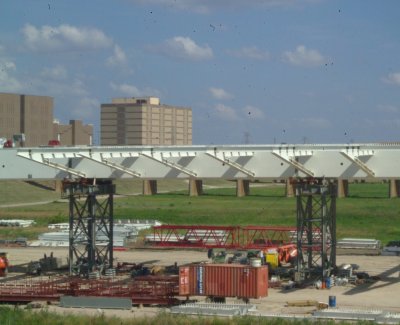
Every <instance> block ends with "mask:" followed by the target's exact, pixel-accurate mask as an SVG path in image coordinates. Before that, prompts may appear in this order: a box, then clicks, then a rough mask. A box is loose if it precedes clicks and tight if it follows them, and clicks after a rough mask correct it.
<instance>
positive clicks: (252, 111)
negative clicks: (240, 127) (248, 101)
mask: <svg viewBox="0 0 400 325" xmlns="http://www.w3.org/2000/svg"><path fill="white" fill-rule="evenodd" d="M243 113H245V114H246V116H247V117H249V118H251V119H263V118H264V117H265V114H264V112H263V111H262V110H261V109H260V108H258V107H254V106H251V105H247V106H246V107H245V108H243Z"/></svg>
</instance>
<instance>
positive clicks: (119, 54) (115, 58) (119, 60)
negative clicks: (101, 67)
mask: <svg viewBox="0 0 400 325" xmlns="http://www.w3.org/2000/svg"><path fill="white" fill-rule="evenodd" d="M126 62H127V58H126V54H125V52H124V51H123V50H122V49H121V48H120V47H119V46H118V45H114V52H113V54H112V56H110V57H109V58H108V59H107V64H108V65H110V66H114V65H124V64H126Z"/></svg>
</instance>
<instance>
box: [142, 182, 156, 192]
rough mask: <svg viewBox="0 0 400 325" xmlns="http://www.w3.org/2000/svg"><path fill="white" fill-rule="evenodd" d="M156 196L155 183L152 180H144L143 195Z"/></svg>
mask: <svg viewBox="0 0 400 325" xmlns="http://www.w3.org/2000/svg"><path fill="white" fill-rule="evenodd" d="M154 194H157V181H156V180H152V179H145V180H144V181H143V195H154Z"/></svg>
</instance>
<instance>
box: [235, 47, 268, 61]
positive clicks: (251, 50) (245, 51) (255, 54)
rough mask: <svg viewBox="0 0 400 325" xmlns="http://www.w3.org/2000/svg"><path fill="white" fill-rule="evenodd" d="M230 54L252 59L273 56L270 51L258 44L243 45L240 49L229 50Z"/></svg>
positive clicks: (264, 58) (265, 58) (266, 58)
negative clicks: (257, 45)
mask: <svg viewBox="0 0 400 325" xmlns="http://www.w3.org/2000/svg"><path fill="white" fill-rule="evenodd" d="M228 54H230V55H232V56H235V57H238V58H247V59H252V60H269V59H270V57H271V56H270V54H269V52H268V51H263V50H260V49H259V48H258V47H256V46H252V47H243V48H241V49H238V50H229V51H228Z"/></svg>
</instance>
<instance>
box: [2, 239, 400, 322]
mask: <svg viewBox="0 0 400 325" xmlns="http://www.w3.org/2000/svg"><path fill="white" fill-rule="evenodd" d="M2 250H3V251H7V252H8V253H9V259H10V261H11V263H12V264H13V265H19V264H23V263H27V262H30V261H32V260H39V259H40V258H42V257H43V256H44V254H47V255H48V256H49V255H50V254H51V252H53V255H54V256H55V257H60V258H65V260H66V258H67V255H68V249H67V248H42V247H40V248H39V247H29V248H6V249H2ZM114 258H115V261H116V262H132V263H142V262H146V261H151V262H153V263H154V264H156V265H171V264H173V263H174V262H177V263H178V265H181V264H186V263H190V262H200V261H207V254H206V252H203V251H202V252H200V251H189V250H149V249H134V250H129V251H123V252H114ZM337 264H338V265H341V264H357V265H359V269H358V270H357V271H363V272H367V273H368V274H369V275H370V276H378V277H379V280H378V281H376V282H373V283H365V284H361V285H357V286H354V285H347V286H334V287H332V288H330V289H320V290H318V289H315V288H306V289H290V290H282V289H272V288H270V289H269V293H268V297H266V298H263V299H258V300H255V299H252V300H251V301H250V303H251V304H254V305H256V306H257V310H258V312H260V313H261V314H263V313H273V314H275V313H276V314H301V313H305V312H307V309H306V308H299V307H286V304H287V302H288V301H296V300H317V301H319V302H324V303H328V301H329V296H336V305H337V306H338V307H348V308H352V309H369V310H371V309H379V310H386V311H392V312H399V313H400V298H399V297H400V256H363V255H338V256H337ZM201 299H202V298H200V301H201ZM233 301H234V300H229V301H228V302H233ZM235 302H236V301H235ZM48 308H49V310H50V311H55V312H57V313H77V314H82V313H83V314H86V315H88V314H89V315H98V314H99V313H104V314H105V315H106V316H118V317H122V318H126V317H128V318H132V317H143V316H147V317H151V316H152V315H155V314H156V313H158V312H160V310H161V309H160V308H153V307H142V308H139V307H133V308H132V309H131V310H129V311H127V310H101V311H99V310H96V309H84V308H80V309H74V308H68V309H66V308H61V307H58V306H49V307H48Z"/></svg>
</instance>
